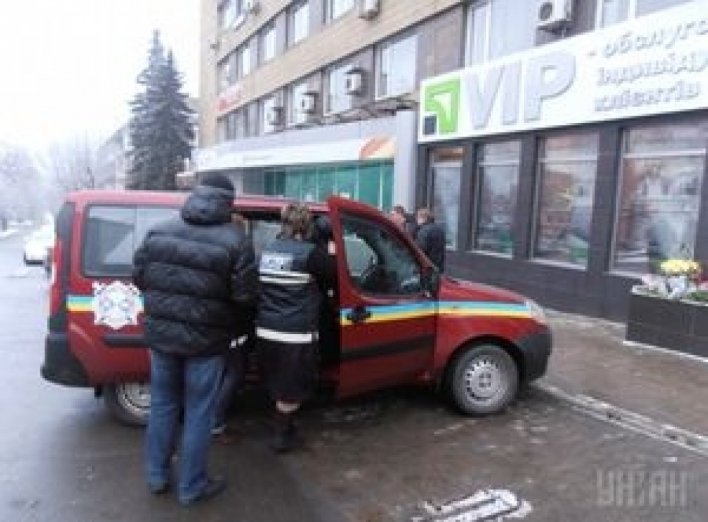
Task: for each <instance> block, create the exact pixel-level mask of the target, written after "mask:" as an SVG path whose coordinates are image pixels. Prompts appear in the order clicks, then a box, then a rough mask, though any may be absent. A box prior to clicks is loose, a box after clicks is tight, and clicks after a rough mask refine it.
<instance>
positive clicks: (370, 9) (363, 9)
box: [359, 0, 381, 20]
mask: <svg viewBox="0 0 708 522" xmlns="http://www.w3.org/2000/svg"><path fill="white" fill-rule="evenodd" d="M380 9H381V0H359V18H363V19H364V20H371V19H373V18H376V16H377V15H378V14H379V10H380Z"/></svg>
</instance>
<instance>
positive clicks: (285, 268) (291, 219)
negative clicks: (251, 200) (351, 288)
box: [256, 203, 334, 453]
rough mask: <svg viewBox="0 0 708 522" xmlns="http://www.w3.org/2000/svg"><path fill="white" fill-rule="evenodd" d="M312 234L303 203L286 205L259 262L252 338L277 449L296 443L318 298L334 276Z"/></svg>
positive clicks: (313, 372)
mask: <svg viewBox="0 0 708 522" xmlns="http://www.w3.org/2000/svg"><path fill="white" fill-rule="evenodd" d="M311 234H312V217H311V215H310V212H309V210H308V209H307V207H306V206H304V205H301V204H295V203H292V204H289V205H288V206H286V207H285V208H284V209H283V211H282V213H281V232H280V234H279V236H278V238H277V239H276V240H275V241H274V242H273V243H271V244H270V245H268V246H266V247H265V248H264V250H263V252H262V254H261V259H260V265H259V272H260V288H261V295H260V300H259V303H258V313H257V317H256V340H257V345H258V350H259V355H260V361H261V365H262V366H261V367H262V369H263V374H264V377H265V385H266V388H267V389H268V392H269V394H270V396H271V398H272V399H273V401H274V402H275V414H274V419H273V423H274V425H273V429H274V430H273V443H272V447H273V449H274V450H275V451H276V452H278V453H281V452H286V451H290V450H292V449H294V448H295V447H296V446H298V445H299V443H300V437H299V435H298V434H297V432H296V428H295V423H294V421H293V415H294V414H295V412H296V411H297V410H298V409H299V408H300V405H301V404H302V402H303V401H304V400H305V399H306V398H307V397H308V396H309V395H310V394H311V393H312V391H313V390H314V385H315V382H316V379H317V371H318V365H317V361H318V354H317V349H318V329H319V324H320V313H321V302H322V298H323V294H324V292H325V291H326V289H327V288H331V287H332V285H333V279H334V266H333V264H332V263H331V262H330V256H328V255H327V252H326V251H325V250H324V249H323V248H320V247H317V245H316V244H315V243H313V242H312V241H310V238H311Z"/></svg>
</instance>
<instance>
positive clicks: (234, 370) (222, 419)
mask: <svg viewBox="0 0 708 522" xmlns="http://www.w3.org/2000/svg"><path fill="white" fill-rule="evenodd" d="M245 357H246V355H245V354H244V353H243V348H242V347H238V348H231V349H230V350H229V351H228V353H227V354H226V356H225V363H224V371H223V374H222V377H221V387H220V389H219V394H218V397H217V401H216V412H215V415H216V417H215V419H214V424H213V426H212V427H213V428H214V429H225V428H226V419H227V417H228V413H229V408H230V407H231V403H232V402H233V399H234V395H235V394H236V392H237V391H238V390H239V389H240V388H241V386H242V385H243V381H244V365H245Z"/></svg>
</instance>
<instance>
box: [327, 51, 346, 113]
mask: <svg viewBox="0 0 708 522" xmlns="http://www.w3.org/2000/svg"><path fill="white" fill-rule="evenodd" d="M350 69H351V64H350V63H345V64H343V65H337V66H336V67H333V68H331V69H330V70H329V72H328V73H327V98H326V100H325V107H324V110H325V113H333V112H342V111H346V110H347V109H349V108H351V105H352V101H351V96H350V95H348V94H347V91H346V83H347V71H349V70H350Z"/></svg>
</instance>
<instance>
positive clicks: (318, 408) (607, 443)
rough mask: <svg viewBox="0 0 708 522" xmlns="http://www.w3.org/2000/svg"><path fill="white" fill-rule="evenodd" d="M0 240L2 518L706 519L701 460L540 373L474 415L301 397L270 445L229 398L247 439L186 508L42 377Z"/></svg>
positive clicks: (396, 394) (86, 405)
mask: <svg viewBox="0 0 708 522" xmlns="http://www.w3.org/2000/svg"><path fill="white" fill-rule="evenodd" d="M21 244H22V237H21V234H18V235H15V236H12V237H7V238H2V239H0V285H1V287H2V292H0V327H2V332H3V341H4V342H3V343H2V344H1V345H0V350H1V353H2V363H3V364H2V365H0V382H2V391H3V392H2V393H1V394H0V412H1V415H2V430H0V520H3V521H13V522H15V521H17V522H29V521H32V522H34V521H37V522H104V521H105V522H114V521H126V522H143V521H145V522H148V521H154V522H162V521H165V522H166V521H174V520H176V521H189V520H195V521H196V520H199V521H204V522H220V521H232V522H233V521H249V522H266V521H267V522H278V521H283V522H286V521H287V522H293V521H300V520H302V521H326V522H330V521H332V522H337V521H350V522H354V521H356V522H379V521H381V522H383V521H392V522H398V521H412V520H418V521H443V520H449V521H452V520H456V521H470V522H474V521H479V520H493V519H497V518H495V515H494V513H497V514H499V513H502V512H506V513H508V514H510V516H512V515H513V516H514V517H515V518H509V520H524V521H543V522H555V521H570V520H582V521H588V522H605V521H606V522H610V521H612V522H623V521H639V520H641V521H648V522H654V521H656V522H659V521H661V522H666V521H677V522H678V521H681V522H684V521H685V522H694V521H695V522H705V520H708V498H707V496H706V495H705V492H706V490H707V489H708V466H707V465H706V464H707V463H708V458H707V457H706V456H704V455H701V454H698V453H696V452H692V451H690V450H688V449H685V448H682V447H679V446H676V445H673V444H671V443H670V442H667V441H665V440H656V439H653V438H651V437H648V436H646V435H644V434H642V433H639V432H636V431H632V430H628V429H626V428H623V427H621V426H617V425H614V424H610V423H607V422H603V421H601V420H598V419H596V418H593V417H592V416H589V415H587V414H585V413H583V412H582V411H581V410H578V409H575V408H574V407H573V406H572V405H571V404H569V403H567V402H565V401H562V400H560V399H558V398H557V397H556V396H555V395H551V394H549V393H547V392H546V391H544V390H543V389H542V388H539V387H531V388H529V389H528V390H526V391H525V392H524V393H523V395H522V397H521V398H520V400H519V401H518V402H517V403H516V404H515V405H514V406H513V407H512V408H511V409H510V410H509V411H507V412H506V413H504V414H503V415H498V416H494V417H488V418H484V419H469V418H465V417H461V416H459V415H457V414H456V413H455V412H453V411H451V410H450V409H449V408H448V407H447V405H446V403H445V402H444V401H442V400H441V399H440V397H438V396H437V395H435V394H434V393H431V392H430V391H427V390H421V389H410V388H402V389H396V390H389V391H386V392H383V393H377V394H372V395H369V396H366V397H362V398H359V399H357V400H354V401H349V402H346V403H338V404H328V405H323V404H317V405H312V406H310V407H309V408H308V409H307V410H306V411H305V412H304V414H303V416H302V428H303V431H304V433H305V436H306V438H307V441H308V444H307V448H306V449H305V450H304V451H301V452H299V453H294V454H291V455H286V456H276V455H274V454H272V453H271V452H270V450H269V449H268V448H267V446H266V444H265V441H266V438H267V434H268V430H267V422H266V418H267V411H266V408H265V406H264V403H263V401H262V400H260V396H259V395H250V396H248V397H245V398H243V399H241V400H240V401H239V403H238V412H236V413H235V416H234V421H235V423H236V425H237V426H238V428H239V429H240V431H241V434H242V440H241V441H240V443H239V444H237V445H234V446H228V447H227V446H216V447H214V449H213V451H212V455H211V457H212V468H213V469H214V470H215V471H220V472H223V473H224V474H225V475H226V476H227V477H228V480H229V488H228V490H227V492H226V493H225V494H223V495H222V496H220V497H217V498H216V499H213V500H212V501H210V502H208V503H204V504H203V505H198V506H194V507H191V508H184V507H182V506H180V505H179V504H178V503H177V501H176V499H175V498H174V496H173V495H167V496H165V497H154V496H152V495H150V494H149V493H148V491H147V488H146V486H145V483H144V480H143V475H142V444H143V431H142V430H140V429H133V428H126V427H123V426H120V425H117V424H116V423H115V422H114V421H113V420H112V419H111V418H110V417H109V416H108V414H107V413H106V411H105V409H104V407H103V404H102V403H101V401H99V400H97V399H95V398H94V397H93V394H92V392H91V390H85V389H69V388H63V387H60V386H56V385H53V384H50V383H47V382H45V381H43V380H42V379H41V377H40V375H39V367H40V365H41V361H42V356H43V338H44V334H45V330H46V325H45V321H46V311H47V298H48V281H47V280H46V278H45V276H44V273H43V271H42V269H41V268H39V267H29V268H26V267H24V266H23V265H22V262H21Z"/></svg>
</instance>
